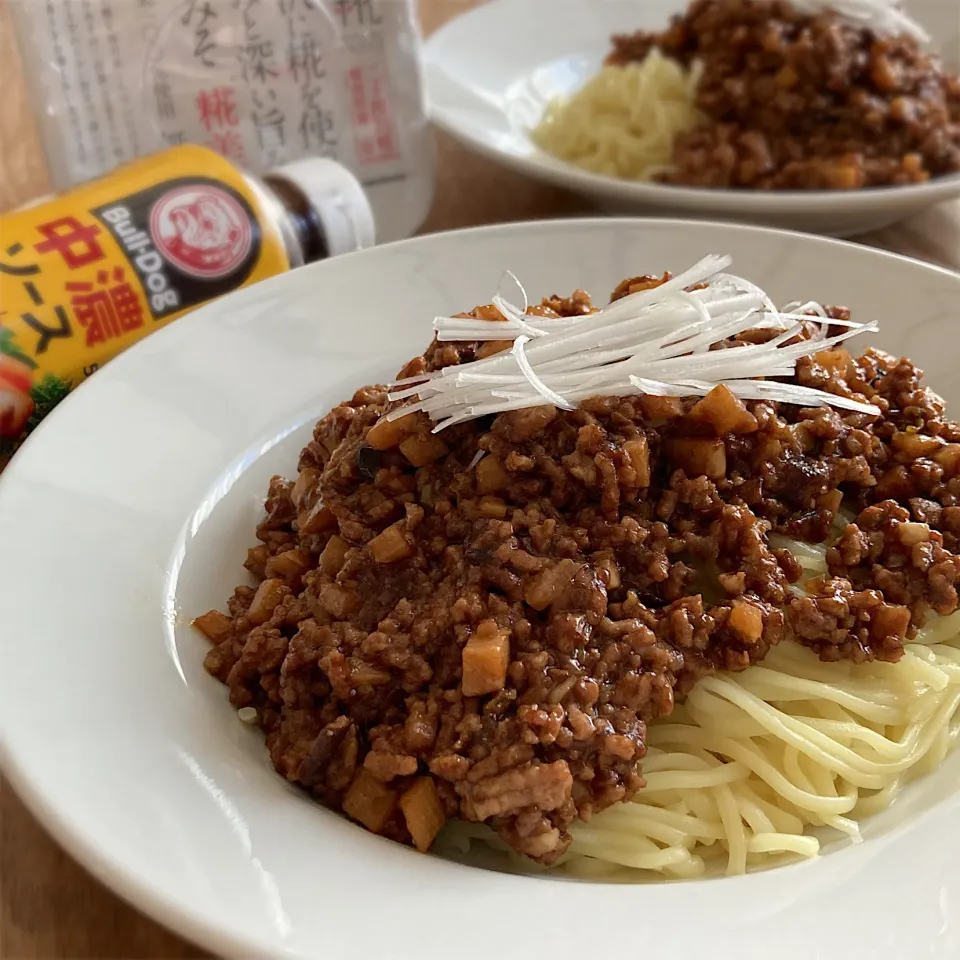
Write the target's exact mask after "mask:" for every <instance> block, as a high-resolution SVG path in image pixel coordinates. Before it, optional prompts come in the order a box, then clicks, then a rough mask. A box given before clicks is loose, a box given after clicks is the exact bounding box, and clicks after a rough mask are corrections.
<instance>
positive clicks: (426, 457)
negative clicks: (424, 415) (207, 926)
mask: <svg viewBox="0 0 960 960" xmlns="http://www.w3.org/2000/svg"><path fill="white" fill-rule="evenodd" d="M447 449H448V448H447V445H446V444H445V443H444V442H443V441H442V440H441V439H440V438H439V437H438V436H437V435H436V434H433V433H428V434H427V435H426V436H420V435H417V436H413V437H407V439H406V440H404V441H403V443H401V444H400V452H401V453H402V454H403V455H404V456H405V457H406V458H407V459H408V460H409V461H410V463H412V464H413V466H415V467H425V466H426V465H427V464H428V463H433V461H434V460H439V459H440V458H441V457H442V456H444V455H445V454H446V453H447Z"/></svg>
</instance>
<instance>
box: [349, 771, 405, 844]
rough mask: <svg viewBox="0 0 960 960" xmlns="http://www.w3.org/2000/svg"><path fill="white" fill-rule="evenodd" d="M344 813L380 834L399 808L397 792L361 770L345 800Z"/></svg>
mask: <svg viewBox="0 0 960 960" xmlns="http://www.w3.org/2000/svg"><path fill="white" fill-rule="evenodd" d="M342 806H343V812H344V813H345V814H346V815H347V816H348V817H352V818H353V819H354V820H357V821H359V822H360V823H362V824H363V825H364V826H365V827H366V828H367V829H368V830H369V831H371V832H372V833H379V832H380V831H381V830H382V829H383V828H384V826H385V825H386V822H387V821H388V820H389V819H390V816H391V815H392V814H393V811H394V810H395V809H396V806H397V791H396V790H391V789H390V787H388V786H387V785H386V784H385V783H382V782H381V781H379V780H378V779H377V778H376V777H375V776H373V774H372V773H370V771H369V770H365V769H364V768H363V767H361V768H360V772H359V773H358V774H357V775H356V777H354V779H353V783H351V784H350V789H349V790H347V794H346V796H345V797H344V798H343V804H342Z"/></svg>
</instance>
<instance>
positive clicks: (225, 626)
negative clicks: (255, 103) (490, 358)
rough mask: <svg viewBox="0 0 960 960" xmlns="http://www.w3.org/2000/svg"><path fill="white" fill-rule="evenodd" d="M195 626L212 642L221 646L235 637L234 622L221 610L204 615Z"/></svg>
mask: <svg viewBox="0 0 960 960" xmlns="http://www.w3.org/2000/svg"><path fill="white" fill-rule="evenodd" d="M193 625H194V626H195V627H196V628H197V629H198V630H199V631H200V632H201V633H202V634H203V635H204V636H205V637H206V638H207V639H208V640H209V641H210V642H211V643H215V644H218V645H219V644H221V643H223V641H224V640H229V639H230V637H232V636H233V621H232V620H231V619H230V618H229V617H228V616H227V615H226V614H225V613H221V612H220V611H219V610H210V611H209V612H208V613H202V614H200V616H199V617H197V618H196V620H194V621H193Z"/></svg>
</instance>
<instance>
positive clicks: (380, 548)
mask: <svg viewBox="0 0 960 960" xmlns="http://www.w3.org/2000/svg"><path fill="white" fill-rule="evenodd" d="M412 553H413V544H412V543H411V542H410V541H409V540H408V539H407V537H406V534H404V532H403V529H402V528H401V527H400V525H399V524H396V523H394V524H391V525H390V526H389V527H387V529H386V530H384V531H383V533H379V534H377V536H375V537H374V538H373V539H372V540H371V541H370V555H371V556H372V557H373V559H374V560H376V561H377V563H395V562H396V561H397V560H405V559H406V558H407V557H409V556H410V555H411V554H412Z"/></svg>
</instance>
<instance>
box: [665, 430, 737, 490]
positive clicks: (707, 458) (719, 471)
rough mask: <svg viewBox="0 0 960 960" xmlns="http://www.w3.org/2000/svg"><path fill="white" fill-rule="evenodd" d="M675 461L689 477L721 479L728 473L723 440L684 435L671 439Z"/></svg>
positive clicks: (671, 448)
mask: <svg viewBox="0 0 960 960" xmlns="http://www.w3.org/2000/svg"><path fill="white" fill-rule="evenodd" d="M670 453H671V455H672V457H673V462H674V464H675V465H676V466H678V467H679V468H680V469H681V470H683V471H684V472H685V473H686V474H687V476H689V477H700V476H703V477H709V478H710V479H711V480H719V479H721V478H722V477H724V476H726V473H727V451H726V448H725V447H724V445H723V441H722V440H709V439H707V438H705V437H682V438H679V439H676V440H671V441H670Z"/></svg>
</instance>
